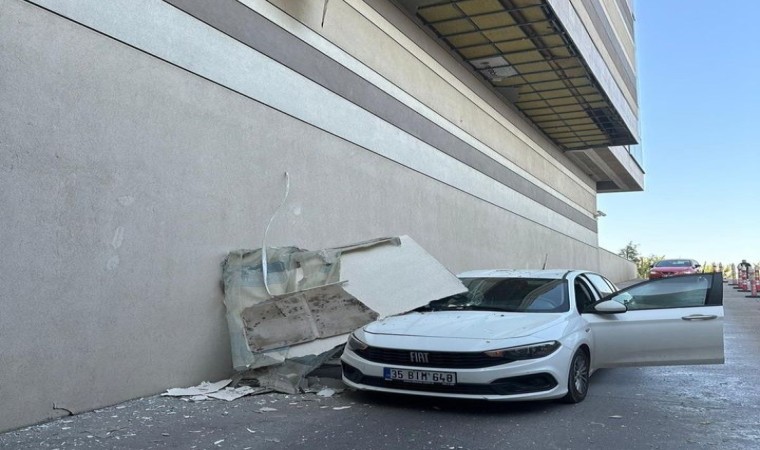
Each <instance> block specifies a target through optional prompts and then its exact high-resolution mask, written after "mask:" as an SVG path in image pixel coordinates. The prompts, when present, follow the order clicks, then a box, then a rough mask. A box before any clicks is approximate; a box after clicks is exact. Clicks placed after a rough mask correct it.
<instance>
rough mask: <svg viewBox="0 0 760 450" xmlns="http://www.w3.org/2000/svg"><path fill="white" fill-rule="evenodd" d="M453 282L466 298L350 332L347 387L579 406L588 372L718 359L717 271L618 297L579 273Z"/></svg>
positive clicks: (476, 275)
mask: <svg viewBox="0 0 760 450" xmlns="http://www.w3.org/2000/svg"><path fill="white" fill-rule="evenodd" d="M459 278H460V279H461V280H462V282H463V283H464V285H465V286H466V287H467V289H468V291H467V292H466V293H464V294H459V295H455V296H452V297H447V298H443V299H440V300H436V301H433V302H431V303H430V304H428V305H427V306H425V307H422V308H419V309H417V310H415V311H412V312H409V313H406V314H402V315H398V316H392V317H387V318H385V319H382V320H378V321H376V322H373V323H370V324H368V325H366V326H364V327H361V328H360V329H358V330H356V331H354V333H352V334H351V336H350V337H349V339H348V342H347V344H346V347H345V350H344V352H343V355H342V357H341V362H342V366H343V381H344V382H345V383H346V384H347V385H349V386H351V387H353V388H356V389H359V390H367V391H380V392H388V393H397V394H412V395H423V396H434V397H455V398H470V399H484V400H500V401H510V400H521V401H522V400H534V399H535V400H537V399H561V400H562V401H565V402H568V403H577V402H580V401H583V399H584V398H585V397H586V395H587V393H588V388H589V377H590V375H591V374H592V373H593V372H594V371H595V370H596V369H600V368H608V367H627V366H652V365H681V364H721V363H723V360H724V356H723V307H722V302H723V283H722V278H721V274H720V273H714V274H693V275H684V276H679V277H673V278H662V279H657V280H650V281H645V282H642V283H639V284H636V285H633V286H630V287H628V288H625V289H622V290H618V289H617V288H616V286H615V285H614V284H613V283H611V282H610V281H609V280H607V279H605V278H604V277H602V276H601V275H599V274H596V273H593V272H588V271H582V270H536V271H512V270H488V271H472V272H466V273H463V274H460V275H459Z"/></svg>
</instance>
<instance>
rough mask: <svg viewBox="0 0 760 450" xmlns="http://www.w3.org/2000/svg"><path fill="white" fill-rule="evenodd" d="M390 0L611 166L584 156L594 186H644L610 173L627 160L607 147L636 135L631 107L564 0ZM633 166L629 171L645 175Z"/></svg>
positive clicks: (555, 131)
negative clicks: (613, 155)
mask: <svg viewBox="0 0 760 450" xmlns="http://www.w3.org/2000/svg"><path fill="white" fill-rule="evenodd" d="M396 2H397V3H398V4H399V5H400V6H401V7H402V8H403V9H405V10H406V11H407V12H408V13H409V14H410V15H412V16H414V17H415V18H416V19H417V20H418V21H419V23H420V25H421V26H422V27H423V28H424V29H426V30H427V31H428V32H429V33H430V34H431V35H433V36H434V37H435V38H436V39H438V40H439V42H441V43H442V44H443V45H444V46H445V47H446V48H447V49H448V50H449V52H450V53H452V54H453V55H454V56H455V57H456V59H458V60H460V61H461V62H462V63H463V64H464V65H465V66H467V67H468V68H469V69H470V70H471V71H472V72H473V73H475V74H476V75H478V76H479V77H480V78H481V79H482V81H483V82H484V83H486V84H487V85H490V87H491V88H492V89H493V90H494V91H496V92H498V93H499V94H501V96H502V97H503V98H504V100H505V102H507V103H510V104H512V105H513V106H514V107H515V108H516V109H517V110H519V111H520V112H521V113H522V114H523V115H524V116H525V117H526V118H527V119H528V120H529V121H530V122H531V123H532V124H533V125H535V126H536V127H537V128H538V129H540V130H541V131H542V132H543V133H544V134H545V135H546V136H547V137H548V138H549V139H550V140H551V141H553V142H554V143H555V144H556V145H557V146H558V147H559V148H561V149H563V150H565V151H567V152H570V153H573V152H576V151H583V153H584V154H586V153H588V152H589V151H590V152H595V153H598V155H597V156H598V157H600V158H601V159H602V160H607V161H606V164H605V165H607V166H608V168H609V170H604V169H603V168H602V167H600V166H595V165H589V164H586V167H587V168H588V169H590V170H591V171H592V172H591V175H592V178H594V179H597V180H599V181H601V182H602V183H601V184H600V186H612V184H605V183H604V182H607V181H609V182H612V183H613V184H614V185H617V186H618V188H619V189H612V190H613V191H614V190H640V189H641V188H642V187H643V182H641V183H633V185H636V186H638V187H632V188H627V187H625V186H626V185H628V184H624V185H623V186H620V185H619V184H618V182H619V181H620V180H619V179H618V180H616V179H615V177H614V176H613V174H615V173H617V172H621V171H625V170H626V168H628V167H629V166H630V164H629V161H622V162H621V161H618V162H616V160H618V159H620V158H612V159H611V158H609V154H611V153H619V152H613V151H611V150H609V149H611V148H612V149H614V148H623V147H624V146H630V145H635V144H637V143H638V119H637V114H636V113H635V112H634V108H632V107H631V105H629V104H628V102H627V100H626V99H625V97H624V96H623V94H622V92H621V91H620V88H619V87H618V86H617V84H616V83H615V81H614V78H613V77H612V75H611V73H610V69H609V68H608V67H607V65H606V64H605V63H604V60H603V59H602V56H601V55H600V54H599V52H598V50H597V49H596V47H595V46H594V43H593V42H592V41H591V38H590V36H589V34H588V31H587V30H586V29H585V28H584V25H583V24H582V22H581V20H580V18H579V17H578V15H577V12H576V11H575V10H574V9H573V8H572V5H571V4H570V2H569V1H567V0H396ZM600 149H608V150H600ZM619 156H622V155H619ZM626 156H627V158H631V156H630V154H627V155H626ZM574 159H576V158H574ZM623 159H625V157H624V158H623ZM634 164H635V163H634ZM636 170H637V171H638V173H634V174H630V178H633V179H635V178H639V177H641V176H643V172H642V171H641V169H640V167H638V166H637V169H636ZM629 181H630V180H629ZM605 190H607V189H605Z"/></svg>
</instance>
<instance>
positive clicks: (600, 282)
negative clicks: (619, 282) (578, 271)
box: [584, 273, 615, 297]
mask: <svg viewBox="0 0 760 450" xmlns="http://www.w3.org/2000/svg"><path fill="white" fill-rule="evenodd" d="M584 276H585V277H586V279H588V280H589V281H590V282H591V284H593V285H594V288H595V289H596V291H597V292H599V294H600V295H601V296H602V297H604V296H607V295H610V294H612V293H613V292H615V291H614V290H613V289H612V287H611V286H610V284H609V283H608V282H607V281H606V280H605V279H604V278H602V277H601V276H600V275H597V274H595V273H587V274H584Z"/></svg>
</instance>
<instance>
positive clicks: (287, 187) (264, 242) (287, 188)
mask: <svg viewBox="0 0 760 450" xmlns="http://www.w3.org/2000/svg"><path fill="white" fill-rule="evenodd" d="M289 193H290V175H289V174H288V172H285V195H284V196H283V197H282V201H281V202H280V206H278V207H277V209H276V210H275V211H274V214H272V217H271V218H270V219H269V223H268V224H267V228H266V230H264V239H263V240H262V241H261V271H262V274H263V275H264V289H266V290H267V294H269V296H270V297H271V296H272V292H271V291H270V290H269V283H268V282H267V234H269V227H270V226H272V222H273V221H274V218H275V217H276V216H277V213H278V212H280V209H281V208H282V205H284V204H285V200H287V199H288V194H289Z"/></svg>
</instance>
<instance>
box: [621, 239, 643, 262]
mask: <svg viewBox="0 0 760 450" xmlns="http://www.w3.org/2000/svg"><path fill="white" fill-rule="evenodd" d="M618 255H619V256H622V257H623V258H625V259H627V260H628V261H633V262H635V263H638V262H639V259H640V258H639V257H640V256H641V255H639V244H634V243H633V241H628V245H626V246H625V247H623V248H621V249H620V251H619V252H618Z"/></svg>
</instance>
